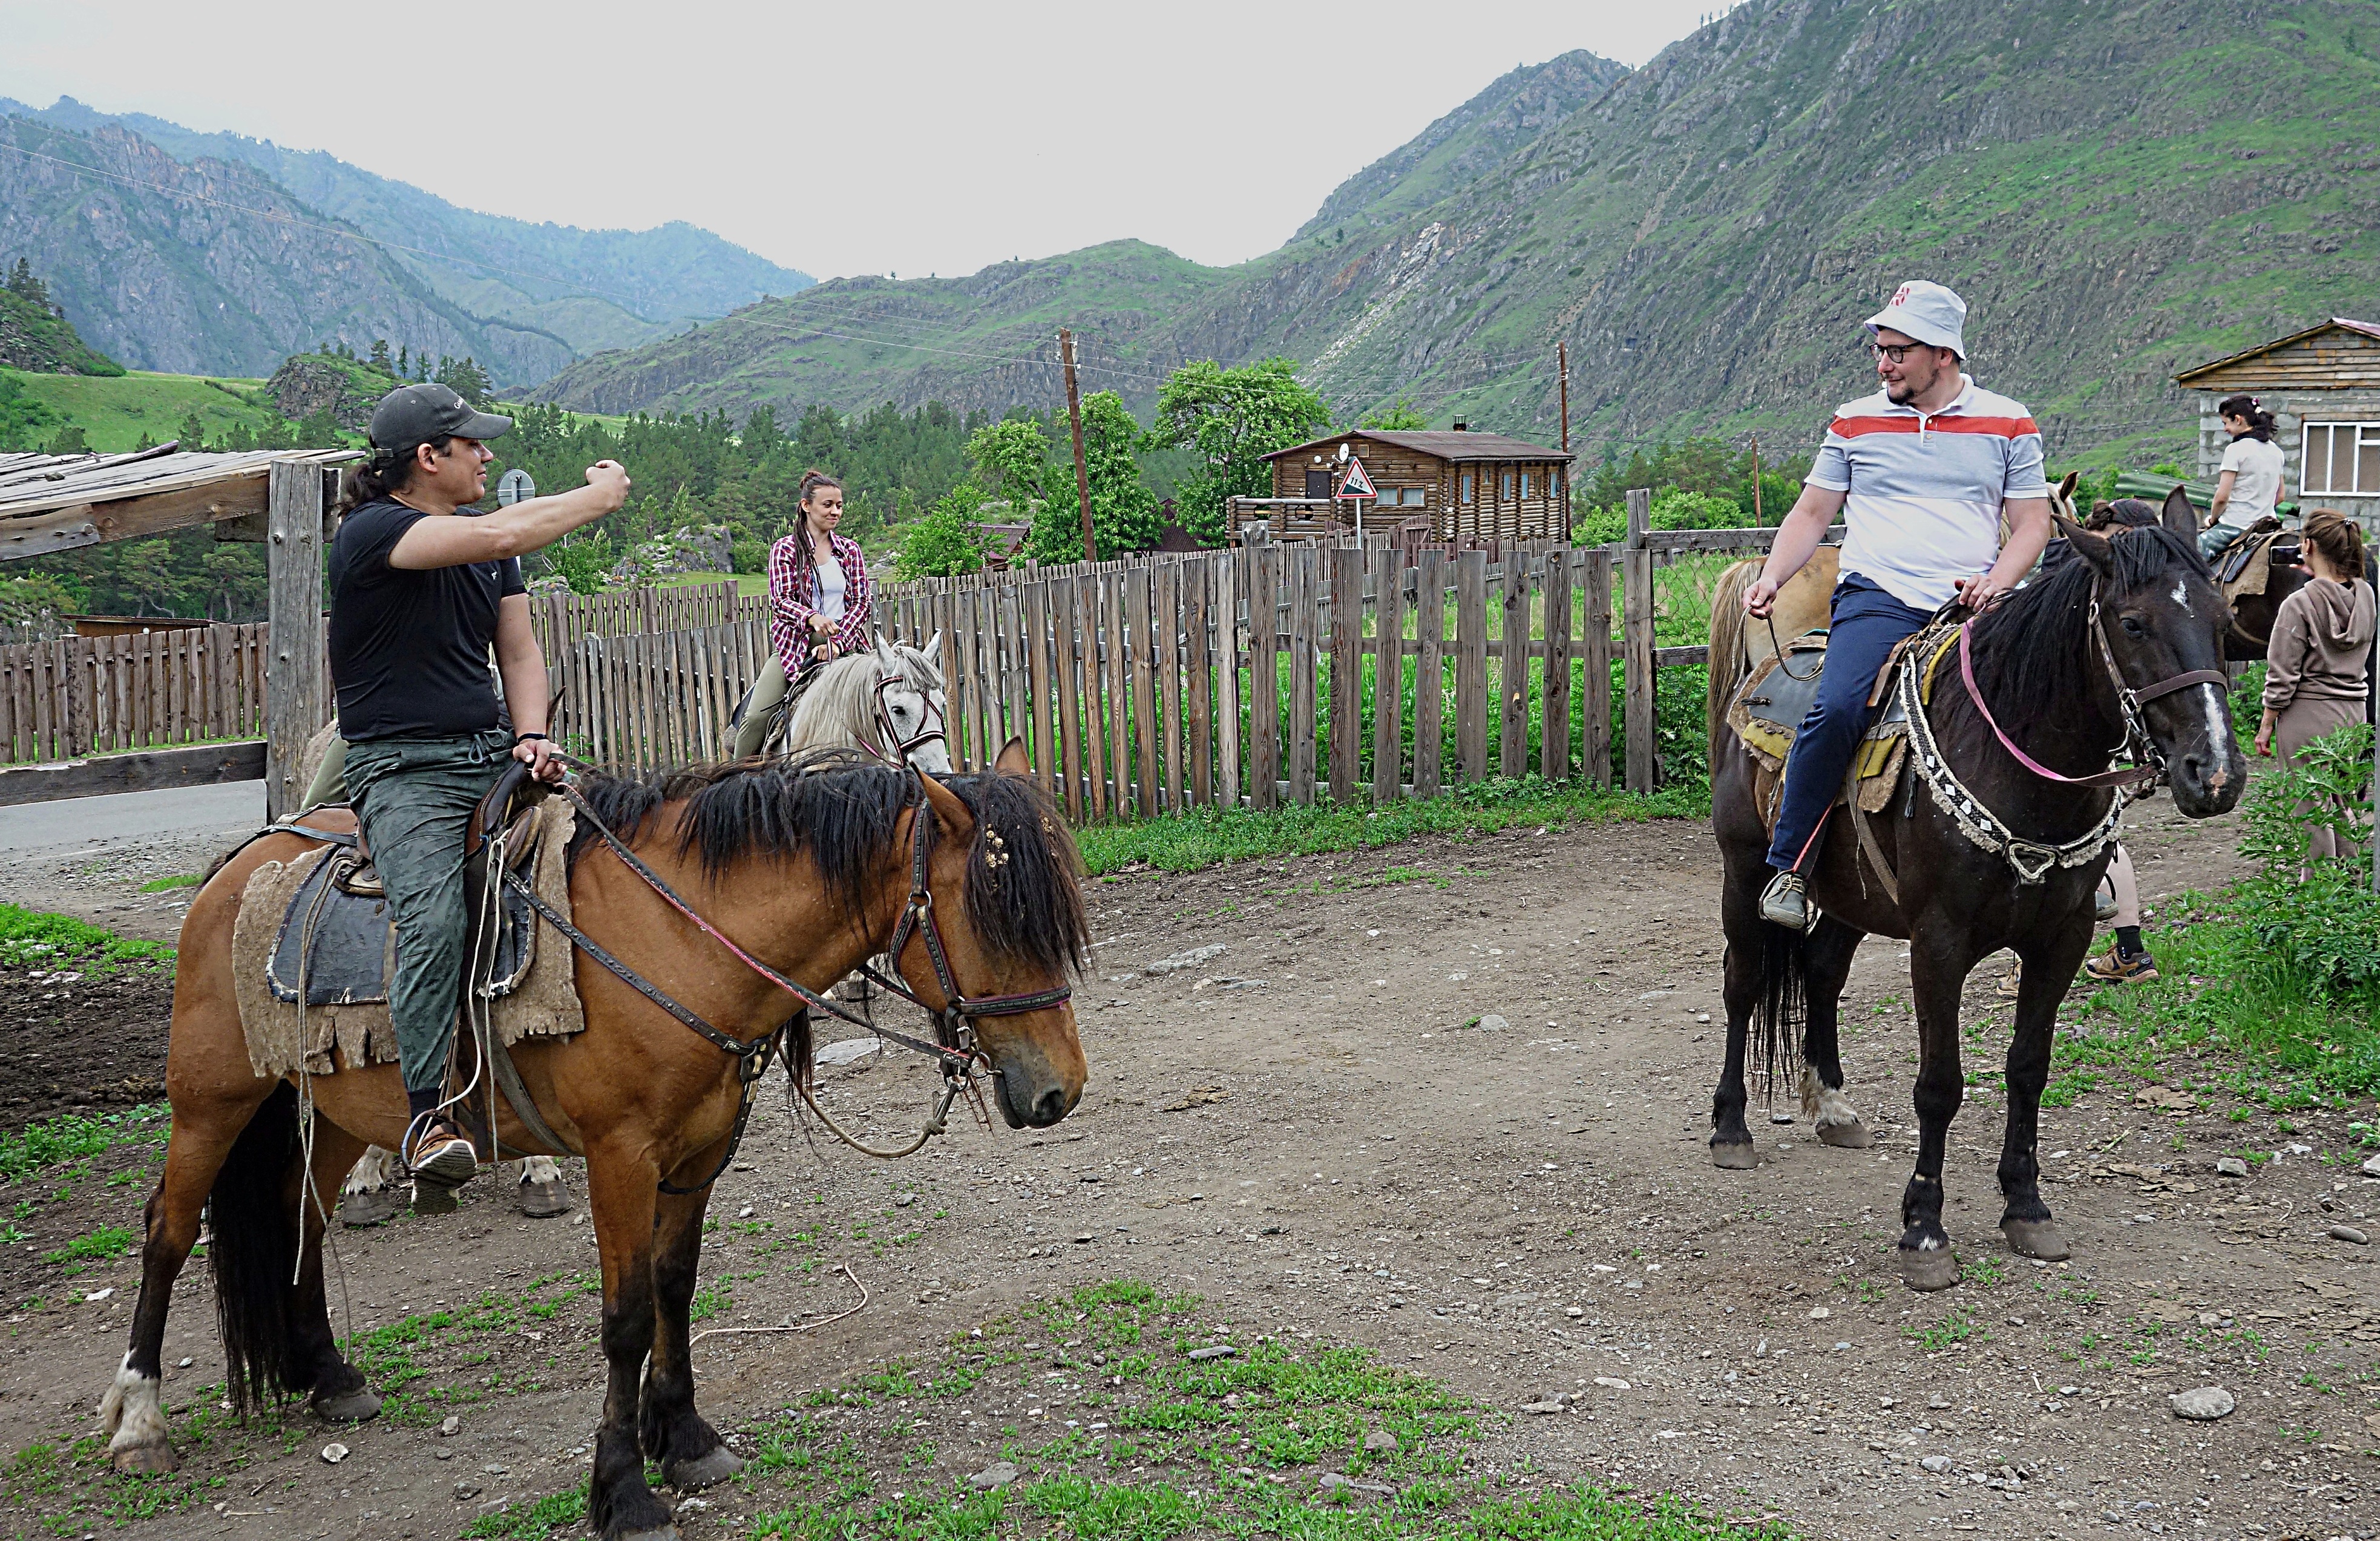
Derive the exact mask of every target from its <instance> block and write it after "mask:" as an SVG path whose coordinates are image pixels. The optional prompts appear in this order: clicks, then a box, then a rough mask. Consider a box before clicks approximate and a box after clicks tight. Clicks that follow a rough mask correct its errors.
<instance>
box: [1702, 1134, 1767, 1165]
mask: <svg viewBox="0 0 2380 1541" xmlns="http://www.w3.org/2000/svg"><path fill="white" fill-rule="evenodd" d="M1710 1153H1711V1165H1713V1166H1715V1167H1717V1168H1718V1169H1719V1170H1720V1171H1751V1170H1752V1169H1753V1168H1755V1167H1756V1166H1758V1165H1759V1164H1760V1147H1758V1146H1756V1145H1755V1144H1753V1143H1752V1142H1751V1141H1750V1140H1737V1141H1735V1142H1733V1143H1732V1144H1729V1145H1721V1144H1719V1143H1718V1141H1716V1140H1714V1141H1712V1142H1711V1147H1710Z"/></svg>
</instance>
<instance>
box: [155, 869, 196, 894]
mask: <svg viewBox="0 0 2380 1541" xmlns="http://www.w3.org/2000/svg"><path fill="white" fill-rule="evenodd" d="M205 881H206V878H205V876H204V875H203V874H201V873H197V872H177V873H176V874H175V875H174V876H172V877H170V878H152V879H150V880H148V881H147V882H145V883H142V884H141V885H140V892H142V893H171V892H174V890H176V889H177V888H196V887H198V886H199V885H200V883H203V882H205Z"/></svg>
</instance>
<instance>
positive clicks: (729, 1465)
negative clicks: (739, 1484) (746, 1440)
mask: <svg viewBox="0 0 2380 1541" xmlns="http://www.w3.org/2000/svg"><path fill="white" fill-rule="evenodd" d="M743 1469H744V1461H743V1458H742V1457H741V1456H738V1455H737V1454H736V1453H735V1451H733V1450H729V1449H728V1448H727V1447H726V1446H724V1445H714V1446H712V1447H711V1450H710V1454H709V1455H698V1456H696V1457H695V1458H694V1459H693V1460H691V1461H665V1462H662V1481H663V1482H666V1483H668V1484H669V1485H670V1486H672V1487H674V1488H676V1489H677V1490H678V1491H679V1492H681V1493H693V1492H698V1491H699V1490H700V1489H702V1488H705V1487H709V1486H712V1485H713V1484H716V1483H722V1482H725V1481H726V1480H727V1479H728V1478H729V1477H732V1476H734V1475H735V1474H736V1473H738V1472H740V1471H742V1470H743Z"/></svg>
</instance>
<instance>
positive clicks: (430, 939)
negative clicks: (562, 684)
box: [330, 384, 628, 1188]
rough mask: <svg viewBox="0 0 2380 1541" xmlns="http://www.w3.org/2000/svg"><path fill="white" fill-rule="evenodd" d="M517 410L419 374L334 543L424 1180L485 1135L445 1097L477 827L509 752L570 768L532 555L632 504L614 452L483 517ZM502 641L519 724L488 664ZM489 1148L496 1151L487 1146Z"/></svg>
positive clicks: (356, 778)
mask: <svg viewBox="0 0 2380 1541" xmlns="http://www.w3.org/2000/svg"><path fill="white" fill-rule="evenodd" d="M511 427H512V419H510V418H502V417H497V416H494V415H492V414H491V413H486V412H480V411H476V410H474V409H473V408H472V407H471V406H470V405H469V404H468V402H466V401H464V400H463V398H462V397H461V396H459V395H457V394H455V393H454V392H453V391H451V390H449V389H448V388H446V387H445V386H443V385H434V384H420V385H406V386H402V387H400V388H398V389H396V390H394V391H391V392H390V393H389V394H387V395H385V396H383V397H382V398H381V403H380V406H379V407H378V408H377V409H376V410H375V411H374V412H373V413H372V420H371V442H372V453H371V458H370V460H369V461H368V462H366V463H365V464H364V465H362V466H360V467H355V468H352V469H350V470H349V471H348V472H347V473H346V478H345V479H344V481H343V483H342V485H341V487H340V490H339V491H340V497H339V505H340V508H341V510H342V512H343V513H344V515H345V517H344V518H343V519H342V520H341V522H340V525H339V532H338V534H337V535H336V536H335V537H334V539H333V540H332V541H331V560H330V576H331V637H330V644H331V646H330V651H331V676H332V678H333V679H334V680H335V681H336V682H337V685H338V704H339V733H340V736H341V737H342V738H344V739H345V740H346V746H347V748H346V783H347V793H348V796H349V798H350V800H351V801H352V802H353V803H354V804H355V807H356V816H357V818H358V820H359V821H360V822H361V823H362V825H363V832H364V839H365V841H366V843H368V844H369V845H370V848H371V854H372V863H373V865H374V866H375V867H376V868H378V869H379V871H380V875H381V880H382V881H383V883H385V884H386V885H387V888H388V900H389V907H390V910H391V914H392V917H393V919H394V921H395V928H396V977H395V978H394V979H392V980H391V981H390V982H389V992H388V998H389V1015H390V1017H391V1018H392V1019H393V1022H394V1025H395V1029H396V1043H397V1058H398V1060H399V1062H400V1063H401V1068H402V1069H403V1071H404V1074H405V1090H406V1096H407V1099H408V1101H409V1102H410V1104H411V1117H410V1122H409V1123H408V1126H407V1130H406V1135H405V1141H404V1145H403V1147H402V1148H401V1149H400V1150H399V1151H398V1157H399V1159H401V1160H403V1161H404V1163H405V1164H406V1166H407V1168H408V1169H409V1170H410V1171H412V1173H413V1175H414V1178H415V1180H416V1181H417V1182H418V1183H431V1184H433V1185H437V1186H443V1187H446V1188H452V1187H455V1186H456V1185H458V1184H460V1183H465V1182H467V1181H468V1180H469V1179H470V1177H471V1176H472V1174H473V1173H474V1172H475V1171H477V1170H478V1167H479V1153H478V1152H477V1151H475V1150H474V1149H473V1148H472V1147H471V1142H470V1140H469V1139H468V1137H467V1136H466V1135H464V1133H463V1131H462V1128H461V1126H460V1125H459V1124H457V1123H456V1122H455V1121H454V1120H453V1119H452V1118H451V1117H448V1116H447V1115H446V1114H445V1113H444V1112H443V1111H442V1110H440V1107H439V1103H440V1100H441V1087H442V1086H443V1081H444V1077H445V1071H446V1060H447V1054H448V1050H449V1049H450V1048H451V1047H452V1045H453V1042H454V1031H455V1013H456V1011H457V1010H458V1008H459V1007H460V1005H461V1002H462V989H463V982H462V981H463V951H464V945H465V940H466V933H465V918H466V917H465V914H464V904H463V839H464V833H465V830H466V828H467V826H468V822H469V819H470V815H471V810H472V808H473V807H476V806H477V805H478V803H479V800H480V798H481V797H483V796H485V795H487V792H488V789H489V788H490V787H492V786H493V785H494V784H495V783H496V779H497V778H498V777H499V776H500V775H501V774H503V771H504V765H505V762H506V761H507V760H508V759H518V760H524V761H526V762H528V764H529V765H530V766H531V767H532V768H533V769H534V771H535V772H536V774H537V775H538V776H540V778H542V779H543V780H546V781H550V782H555V781H560V780H561V779H562V773H563V768H562V763H561V762H560V761H559V760H557V759H555V758H553V746H552V744H551V743H550V742H549V741H548V740H547V738H546V736H545V727H546V711H547V708H548V706H549V705H550V703H551V696H550V693H549V687H548V684H547V680H546V674H545V659H544V655H543V654H542V653H540V651H539V649H538V645H537V638H536V637H535V636H534V635H533V634H532V632H531V631H530V629H529V618H528V594H527V591H526V589H525V588H524V587H523V585H522V583H521V572H520V558H521V557H522V556H523V555H525V554H527V553H528V552H534V551H539V550H541V549H543V548H544V547H546V546H548V545H551V544H552V543H553V541H555V540H560V539H561V538H562V537H563V536H565V535H566V534H568V533H569V532H570V531H572V530H574V529H577V528H579V527H580V526H581V525H586V524H589V523H592V522H593V521H595V520H597V519H600V518H601V517H602V516H604V515H606V514H609V513H611V512H612V511H613V510H614V509H616V508H618V507H619V506H620V504H622V503H623V502H625V500H626V498H627V494H628V477H627V473H626V472H625V471H624V470H622V469H621V468H620V467H619V465H618V463H617V462H615V461H611V460H605V461H602V462H601V463H599V464H597V465H594V466H590V467H588V470H587V485H586V486H584V487H579V488H574V489H572V490H571V491H567V492H565V493H562V494H560V495H558V496H555V497H549V498H535V499H531V500H530V501H529V502H527V503H520V504H514V505H513V506H512V507H510V508H507V509H504V510H502V511H500V512H498V513H494V514H488V515H480V514H479V513H478V512H477V511H476V510H473V509H471V508H470V507H469V505H470V504H475V503H477V502H479V500H480V498H481V497H483V496H485V495H486V493H487V490H488V473H487V467H488V462H489V461H491V460H492V459H494V458H495V456H494V455H492V454H491V453H490V452H489V450H488V449H487V447H486V445H485V443H483V441H485V440H489V439H492V438H495V437H496V436H497V435H499V434H501V433H504V432H505V431H509V430H510V429H511ZM491 650H492V651H493V654H494V657H495V661H496V672H497V673H499V674H500V675H501V676H502V677H503V680H504V706H505V708H506V709H508V710H510V712H511V715H512V726H513V732H511V733H510V734H507V733H506V732H505V731H504V729H503V728H502V727H501V726H500V725H499V718H498V710H497V704H496V695H495V690H494V687H493V685H492V682H491V681H490V680H489V677H488V659H489V656H490V653H491ZM490 1156H491V1159H492V1156H493V1153H492V1152H491V1153H490Z"/></svg>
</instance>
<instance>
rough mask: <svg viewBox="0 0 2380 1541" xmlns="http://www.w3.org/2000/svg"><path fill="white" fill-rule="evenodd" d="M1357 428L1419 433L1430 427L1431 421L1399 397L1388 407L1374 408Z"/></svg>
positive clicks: (1385, 431)
mask: <svg viewBox="0 0 2380 1541" xmlns="http://www.w3.org/2000/svg"><path fill="white" fill-rule="evenodd" d="M1356 426H1357V427H1359V428H1373V429H1378V430H1379V431H1381V432H1383V433H1418V432H1420V431H1422V430H1424V429H1426V428H1427V427H1428V426H1429V419H1427V418H1425V417H1423V416H1422V415H1421V414H1420V413H1419V412H1416V411H1415V410H1414V405H1413V403H1412V402H1410V401H1407V400H1406V399H1405V398H1404V397H1403V396H1399V397H1398V398H1397V399H1396V400H1395V401H1394V402H1392V403H1390V405H1388V406H1375V407H1373V408H1372V409H1371V410H1370V411H1369V412H1366V414H1364V419H1363V421H1362V422H1360V423H1358V424H1357V425H1356Z"/></svg>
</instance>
